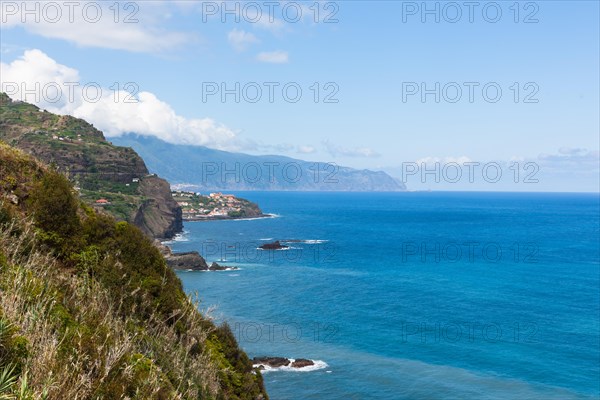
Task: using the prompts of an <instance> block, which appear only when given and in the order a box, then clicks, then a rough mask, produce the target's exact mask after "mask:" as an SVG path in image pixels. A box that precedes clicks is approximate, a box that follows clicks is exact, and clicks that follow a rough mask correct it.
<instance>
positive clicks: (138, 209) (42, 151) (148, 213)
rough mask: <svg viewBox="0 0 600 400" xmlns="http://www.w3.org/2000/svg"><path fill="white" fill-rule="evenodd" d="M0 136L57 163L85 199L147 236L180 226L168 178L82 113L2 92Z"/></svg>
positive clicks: (167, 232) (168, 233)
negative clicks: (114, 141) (151, 169)
mask: <svg viewBox="0 0 600 400" xmlns="http://www.w3.org/2000/svg"><path fill="white" fill-rule="evenodd" d="M0 140H2V141H4V142H6V143H8V144H9V145H11V146H15V147H18V148H20V149H22V150H24V151H25V152H27V153H29V154H31V155H33V156H35V157H36V158H38V159H40V160H42V161H44V162H46V163H48V164H54V165H56V166H57V167H58V169H59V170H60V171H61V172H63V173H64V174H66V175H67V176H68V177H69V179H70V180H71V181H72V182H73V183H74V184H75V186H76V187H77V189H78V190H79V192H80V195H81V197H82V198H83V200H85V201H86V202H87V203H88V204H90V205H94V206H96V207H97V208H100V207H101V208H102V209H104V210H105V211H107V212H108V213H110V214H112V215H114V216H115V217H117V218H118V219H120V220H125V221H128V222H131V223H134V224H135V225H137V226H138V227H139V228H140V229H142V231H143V232H144V233H146V234H147V235H148V236H150V237H153V238H161V239H162V238H171V237H173V236H174V235H175V234H176V233H177V232H179V231H181V230H182V218H181V208H180V207H179V206H178V204H177V203H176V202H175V201H174V200H173V198H172V196H171V191H170V187H169V184H168V183H167V182H166V181H165V180H163V179H161V178H159V177H157V176H155V175H150V174H149V172H148V169H147V168H146V164H145V163H144V160H142V158H141V157H140V156H139V155H138V154H137V153H136V152H135V151H134V150H132V149H130V148H126V147H119V146H114V145H113V144H112V143H110V142H108V141H107V140H106V139H105V137H104V135H103V133H102V132H101V131H99V130H97V129H96V128H94V127H93V125H91V124H89V123H87V122H86V121H84V120H82V119H78V118H74V117H71V116H67V115H63V116H61V115H56V114H52V113H49V112H46V111H44V110H40V109H39V108H38V107H36V106H34V105H32V104H28V103H24V102H20V101H12V100H11V99H10V98H9V97H8V96H7V95H6V94H4V93H0ZM98 200H100V201H101V203H97V201H98Z"/></svg>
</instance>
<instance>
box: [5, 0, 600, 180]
mask: <svg viewBox="0 0 600 400" xmlns="http://www.w3.org/2000/svg"><path fill="white" fill-rule="evenodd" d="M35 3H36V2H29V4H30V7H31V8H30V9H34V11H35V8H34V7H35ZM87 3H93V2H81V3H78V5H80V7H77V8H75V9H74V10H73V21H69V18H68V11H69V9H68V8H67V7H66V6H65V5H64V2H61V1H58V2H55V3H54V4H56V5H57V7H58V8H57V9H59V10H60V11H61V12H62V14H61V16H60V18H59V17H58V15H57V14H56V13H55V8H53V6H52V7H51V6H46V5H45V4H44V3H43V2H41V3H39V4H40V5H39V6H38V7H39V8H38V10H39V11H38V13H39V15H37V16H38V17H39V22H36V21H35V20H34V19H35V17H36V15H34V14H24V12H23V11H24V10H23V9H22V3H21V2H10V1H3V2H2V12H3V14H2V29H1V34H2V36H1V53H0V54H1V58H2V59H1V61H2V76H1V77H0V78H1V80H2V83H3V85H6V84H7V82H8V83H12V82H25V83H26V85H29V86H26V87H30V86H31V85H33V84H34V82H41V83H42V85H44V84H45V83H48V82H57V83H58V84H60V85H63V83H64V82H71V81H73V80H77V81H78V82H80V83H81V85H84V84H89V83H97V84H98V85H99V86H100V87H102V89H103V90H102V94H103V96H104V97H105V98H103V99H102V100H101V101H99V102H96V103H92V102H90V101H86V99H85V98H82V96H81V94H80V93H77V90H75V94H76V96H75V98H74V99H73V101H66V100H65V99H64V98H61V100H60V101H58V102H55V103H51V102H48V101H45V100H47V99H44V98H42V99H40V101H39V102H38V103H39V105H40V106H42V107H44V108H48V109H50V110H51V111H55V112H61V113H69V114H73V115H76V116H78V117H83V118H86V119H88V120H90V121H91V122H93V123H94V124H95V125H96V126H98V127H100V128H102V129H103V130H105V132H106V133H107V135H108V136H114V135H119V134H122V133H124V132H128V131H135V132H138V133H141V134H147V135H154V136H158V137H161V138H163V139H165V140H168V141H171V142H177V143H189V144H203V145H208V146H211V147H217V148H221V149H226V150H236V151H244V152H248V153H254V154H268V153H277V154H285V155H289V156H292V157H298V158H303V159H308V160H319V161H330V162H335V163H337V164H341V165H348V166H353V167H357V168H370V169H384V170H386V171H387V172H389V173H391V174H392V175H393V176H396V177H401V176H402V175H403V172H406V165H407V163H416V165H418V166H419V167H421V166H422V165H424V164H423V163H427V165H435V164H436V163H438V165H440V166H441V167H440V168H443V167H444V165H446V164H447V163H449V162H450V163H451V162H456V163H459V164H460V165H463V163H464V162H469V161H472V162H480V163H482V164H484V163H490V162H496V163H498V164H499V165H501V166H502V170H503V172H504V173H505V176H507V175H508V174H512V172H510V171H511V170H510V166H511V165H512V164H511V163H514V162H519V163H520V165H523V164H525V163H535V164H536V165H537V166H538V167H539V173H538V174H537V175H536V177H538V178H540V179H539V182H535V183H534V184H529V185H523V184H522V182H520V181H519V182H514V180H510V179H509V180H507V181H506V182H504V181H503V182H504V183H502V182H498V183H494V184H490V182H488V181H487V180H482V179H475V181H474V182H468V181H464V180H463V181H460V182H458V183H454V182H448V181H447V180H445V179H444V177H443V176H442V179H441V180H440V182H435V180H432V179H431V177H430V176H425V177H424V178H423V177H422V176H421V174H416V175H410V176H408V177H406V178H407V179H406V180H407V184H408V186H409V188H413V189H433V190H517V191H518V190H534V191H535V190H554V191H556V190H558V191H561V190H564V191H598V185H599V184H598V179H599V177H598V149H599V146H600V144H599V132H600V127H599V111H598V110H599V108H600V106H599V87H600V84H599V80H598V78H599V72H598V71H599V70H600V66H599V46H600V45H599V37H600V33H599V27H598V24H599V22H598V21H599V7H598V2H596V1H581V2H573V1H569V2H566V1H565V2H561V1H540V2H512V1H509V2H495V3H494V2H475V3H472V4H474V5H473V7H474V8H472V9H469V7H468V6H467V5H466V4H467V3H465V2H455V3H454V2H427V3H426V5H425V7H427V8H428V9H429V10H435V9H436V7H437V10H439V12H438V15H437V16H438V18H439V22H437V21H436V15H435V13H433V14H432V13H429V14H427V13H423V6H424V4H425V3H422V2H400V1H398V2H393V1H369V2H367V1H340V2H326V1H323V2H314V1H309V2H279V3H278V4H277V6H275V7H274V8H273V9H272V10H273V12H272V16H273V18H272V19H271V18H270V16H271V15H270V12H269V4H271V3H269V2H260V1H259V2H254V3H253V5H252V6H249V5H248V2H245V3H244V2H239V3H236V2H228V3H227V6H225V5H224V3H222V2H204V3H203V2H193V1H181V2H167V1H146V2H143V1H137V2H129V3H128V2H122V3H119V4H118V7H117V8H118V9H119V14H118V16H117V15H115V7H114V5H113V8H112V9H109V6H110V5H111V4H113V2H106V3H93V4H92V5H90V6H86V4H87ZM96 4H102V5H101V7H102V18H101V19H99V20H98V21H97V22H91V20H92V19H93V18H94V16H95V14H94V12H93V11H95V5H96ZM236 6H237V7H238V8H239V9H238V16H239V22H238V21H236V20H235V19H236V15H235V13H230V14H225V10H224V7H228V9H230V10H234V9H235V7H236ZM84 7H87V8H86V10H87V14H85V15H84V12H83V8H84ZM284 9H285V10H287V14H284V11H283V10H284ZM317 9H318V10H319V16H318V18H315V12H316V10H317ZM517 9H518V15H517V14H516V10H517ZM298 10H301V13H302V18H300V19H299V20H298V21H295V18H296V15H297V12H298ZM484 10H485V11H484ZM498 10H499V11H500V12H501V15H499V14H497V12H498ZM234 11H235V10H234ZM257 11H258V14H257ZM457 11H458V12H460V13H461V14H462V15H461V16H460V17H459V16H458V14H457ZM471 11H472V15H469V14H470V12H471ZM132 12H135V14H134V15H133V18H134V19H137V22H131V21H130V22H131V23H125V22H124V19H125V17H126V16H127V15H129V14H130V13H132ZM332 13H334V15H333V16H331V17H330V18H329V20H328V23H326V21H325V19H326V17H327V16H328V15H330V14H332ZM84 17H85V18H84ZM115 17H116V20H117V22H116V23H115ZM471 18H472V22H471V21H470V19H471ZM223 19H225V22H223ZM453 19H455V20H456V22H452V20H453ZM515 20H517V21H518V22H515ZM23 21H24V22H23ZM255 21H256V22H255ZM493 21H496V22H493ZM129 82H133V83H135V88H136V91H138V94H137V95H136V101H137V104H127V105H125V106H123V105H120V104H115V101H114V99H115V97H116V96H115V93H114V92H113V90H114V89H115V88H116V87H117V86H115V84H116V85H118V86H119V88H120V89H123V86H125V84H126V83H129ZM269 82H272V83H269ZM236 83H239V85H240V91H239V92H238V93H240V101H239V103H238V102H236V101H235V98H234V95H233V94H230V95H227V96H226V98H225V101H223V99H222V98H221V96H220V93H217V94H213V95H211V94H208V92H207V90H208V89H210V88H212V89H214V88H215V87H217V88H219V91H220V90H221V85H225V87H227V88H229V89H234V88H235V87H236V86H235V85H236ZM265 83H269V84H268V85H273V86H272V87H274V92H273V93H274V96H273V102H270V101H269V98H268V97H269V96H268V90H269V89H268V86H266V85H265ZM315 83H316V86H315ZM436 83H438V84H439V90H437V93H439V97H440V99H439V102H436V98H435V97H436V94H435V93H430V94H428V95H426V96H425V97H424V98H422V97H421V90H422V89H423V87H424V88H426V89H435V88H436ZM515 83H516V86H515ZM286 84H287V85H288V88H291V89H290V90H292V91H291V92H288V94H289V93H292V94H291V95H290V97H293V95H294V94H295V88H297V87H299V88H300V89H301V90H302V96H301V97H300V98H299V101H298V102H295V103H292V102H291V101H289V100H286V98H285V97H284V94H283V93H282V90H281V88H282V87H283V86H284V85H286ZM486 85H487V86H486ZM256 86H258V87H260V88H261V90H262V97H260V99H259V100H258V101H257V102H256V103H252V102H250V101H248V100H252V98H254V97H255V93H256V92H255V87H256ZM484 86H485V87H486V88H487V89H486V90H489V91H488V92H486V93H487V95H488V97H487V98H486V97H485V95H484V93H483V92H482V88H483V87H484ZM62 87H63V88H64V86H62ZM244 87H246V88H247V90H248V92H245V94H246V95H247V96H246V97H244V92H243V90H242V89H243V88H244ZM8 88H9V89H11V90H13V89H14V87H13V86H9V87H8ZM128 88H129V89H130V90H131V89H132V88H133V87H132V86H129V87H128ZM317 88H318V90H319V95H318V101H317V102H315V99H314V96H315V92H316V90H317ZM415 88H417V89H418V92H417V93H415V94H409V92H408V91H409V90H411V89H412V90H413V91H414V89H415ZM457 88H459V89H460V90H461V91H462V96H461V97H460V98H459V97H457V94H458V92H457V91H456V90H457ZM469 88H473V98H472V101H470V100H471V99H469ZM497 88H500V90H501V91H502V95H501V96H499V97H498V96H495V93H496V92H495V90H496V89H497ZM517 88H518V89H517ZM4 90H7V89H6V87H5V88H4ZM63 90H65V93H66V89H63ZM517 90H518V95H517ZM434 92H436V90H434ZM490 93H491V94H490ZM328 94H330V95H332V97H331V98H330V99H333V100H337V102H335V103H327V102H325V101H324V100H325V98H326V96H327V95H328ZM23 96H24V94H23V93H21V92H20V91H19V92H18V93H15V94H12V97H18V98H22V97H23ZM30 97H31V95H30ZM42 97H43V96H42ZM63 97H66V96H63ZM118 97H119V100H120V101H122V99H123V98H124V93H123V95H120V96H118ZM203 97H204V98H203ZM28 100H29V101H33V100H35V99H32V98H29V99H28ZM495 100H497V101H495ZM119 106H121V107H119ZM411 165H412V164H411ZM518 168H521V167H520V166H519V167H518ZM404 175H406V174H404Z"/></svg>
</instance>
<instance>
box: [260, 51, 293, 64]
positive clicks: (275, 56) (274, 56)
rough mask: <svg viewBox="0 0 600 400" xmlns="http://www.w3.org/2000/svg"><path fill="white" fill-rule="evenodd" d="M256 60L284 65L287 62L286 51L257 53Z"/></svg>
mask: <svg viewBox="0 0 600 400" xmlns="http://www.w3.org/2000/svg"><path fill="white" fill-rule="evenodd" d="M256 59H257V60H258V61H260V62H266V63H273V64H285V63H287V62H288V61H289V56H288V53H287V52H286V51H271V52H262V53H258V55H257V56H256Z"/></svg>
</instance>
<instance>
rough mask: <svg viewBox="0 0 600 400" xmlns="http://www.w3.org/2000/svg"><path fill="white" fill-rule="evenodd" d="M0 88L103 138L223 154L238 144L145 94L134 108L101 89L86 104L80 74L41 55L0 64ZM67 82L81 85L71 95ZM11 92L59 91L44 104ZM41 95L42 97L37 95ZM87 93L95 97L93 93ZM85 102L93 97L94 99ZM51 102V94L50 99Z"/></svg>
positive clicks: (221, 129) (122, 96) (216, 127)
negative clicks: (140, 138)
mask: <svg viewBox="0 0 600 400" xmlns="http://www.w3.org/2000/svg"><path fill="white" fill-rule="evenodd" d="M0 79H1V80H0V85H1V87H2V91H6V92H7V94H8V95H9V96H11V97H12V98H15V99H19V100H23V101H28V102H31V103H34V104H36V105H38V106H39V107H41V108H44V109H47V110H48V111H51V112H54V113H57V114H69V115H73V116H75V117H78V118H84V119H85V120H87V121H89V122H91V123H93V124H94V126H96V127H97V128H98V129H100V130H102V131H104V133H105V134H106V136H107V137H114V136H119V135H122V134H125V133H131V132H133V133H137V134H140V135H147V136H155V137H157V138H159V139H162V140H165V141H167V142H170V143H177V144H192V145H204V146H211V147H215V148H219V149H223V150H238V149H240V148H242V147H243V146H244V145H245V143H243V142H242V141H241V140H239V138H237V136H236V134H235V133H234V132H233V131H232V130H231V129H229V128H228V127H226V126H225V125H223V124H220V123H218V122H216V121H214V120H213V119H211V118H192V119H189V118H185V117H183V116H180V115H177V114H176V112H175V111H174V110H173V108H171V106H170V105H169V104H167V103H165V102H163V101H161V100H160V99H158V97H157V96H156V95H154V94H152V93H150V92H145V91H142V92H140V93H139V94H138V95H137V97H136V99H134V100H135V101H134V102H127V101H126V99H127V98H128V97H129V96H128V95H129V93H128V92H124V91H121V92H116V93H115V92H113V91H111V90H109V89H106V88H103V89H102V93H101V96H99V98H98V100H97V101H93V102H92V101H90V99H87V100H86V98H85V96H84V94H83V91H82V90H81V88H82V86H83V83H81V82H80V77H79V73H78V71H77V70H75V69H73V68H69V67H67V66H65V65H61V64H59V63H57V62H56V61H55V60H53V59H52V58H50V57H48V55H46V54H45V53H43V52H42V51H40V50H29V51H26V52H25V53H24V54H23V56H22V57H21V58H19V59H17V60H14V61H13V62H11V63H10V64H5V63H0ZM70 82H73V83H75V82H77V83H80V86H76V87H74V88H73V89H72V90H71V92H72V93H73V98H72V99H69V95H68V94H69V88H68V86H67V85H66V84H69V83H70ZM13 83H16V88H17V89H20V88H23V85H25V86H24V87H25V88H27V89H32V88H35V87H36V84H37V87H38V88H43V87H44V86H45V85H49V84H51V85H53V86H58V87H60V89H61V90H62V96H61V98H60V100H59V101H49V99H48V98H44V96H43V95H40V96H39V98H38V99H35V98H34V97H35V96H31V95H29V96H28V95H26V93H24V92H23V91H22V90H18V91H17V92H15V85H13ZM42 92H43V91H42ZM92 92H94V91H93V90H92ZM90 96H92V97H95V94H91V95H90ZM51 97H52V98H54V97H55V96H54V94H51Z"/></svg>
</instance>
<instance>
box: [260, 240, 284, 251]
mask: <svg viewBox="0 0 600 400" xmlns="http://www.w3.org/2000/svg"><path fill="white" fill-rule="evenodd" d="M288 247H289V246H286V245H284V244H281V243H279V240H277V241H275V242H273V243H265V244H263V245H262V246H260V248H261V249H263V250H280V249H287V248H288Z"/></svg>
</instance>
